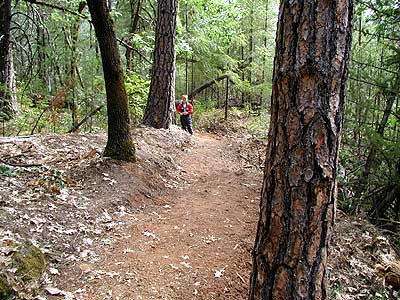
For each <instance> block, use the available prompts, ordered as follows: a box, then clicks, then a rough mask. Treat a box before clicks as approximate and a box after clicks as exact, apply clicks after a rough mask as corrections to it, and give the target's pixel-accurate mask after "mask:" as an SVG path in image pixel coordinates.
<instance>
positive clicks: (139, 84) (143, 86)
mask: <svg viewBox="0 0 400 300" xmlns="http://www.w3.org/2000/svg"><path fill="white" fill-rule="evenodd" d="M125 88H126V92H127V94H128V100H129V111H130V113H131V116H132V118H133V122H134V123H136V124H137V123H140V122H141V120H142V118H143V115H144V110H145V108H146V104H147V95H148V93H149V88H150V81H149V80H146V79H143V78H142V77H141V76H140V75H138V74H136V73H133V72H132V73H130V74H129V75H127V76H126V78H125Z"/></svg>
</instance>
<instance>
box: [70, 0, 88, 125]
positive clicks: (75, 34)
mask: <svg viewBox="0 0 400 300" xmlns="http://www.w3.org/2000/svg"><path fill="white" fill-rule="evenodd" d="M85 7H86V2H84V1H82V2H80V3H79V7H78V13H79V14H81V13H82V11H83V10H84V9H85ZM80 25H81V19H80V17H76V18H75V23H74V24H73V25H72V28H71V35H72V58H71V85H72V101H71V113H72V127H75V126H76V125H77V123H78V116H77V113H78V103H77V100H78V99H77V98H78V91H77V85H78V60H79V58H78V55H79V53H78V38H79V27H80Z"/></svg>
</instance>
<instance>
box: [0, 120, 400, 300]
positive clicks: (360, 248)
mask: <svg viewBox="0 0 400 300" xmlns="http://www.w3.org/2000/svg"><path fill="white" fill-rule="evenodd" d="M134 138H135V141H136V143H137V155H138V162H137V163H135V164H131V163H121V162H116V161H113V160H110V159H105V158H102V157H101V156H100V153H101V151H102V149H103V147H104V144H105V140H106V137H105V136H104V135H103V134H85V135H83V134H82V135H65V136H55V135H53V136H51V135H49V136H34V137H29V138H26V139H24V138H19V139H8V140H7V139H5V138H3V139H2V140H1V139H0V142H1V143H0V158H1V161H0V167H1V168H0V176H1V179H2V180H1V181H0V238H1V241H2V244H0V250H2V251H0V253H1V254H2V255H4V256H6V254H8V253H10V252H9V250H7V251H6V250H5V249H6V248H7V247H8V248H9V246H10V241H14V242H15V245H18V243H19V245H21V244H22V243H21V242H19V241H20V240H22V239H28V240H30V241H31V242H32V243H33V244H34V245H36V246H37V247H39V248H40V249H41V251H42V252H43V253H44V254H45V257H46V261H47V264H46V267H45V271H44V274H43V275H42V278H41V282H40V288H39V294H38V295H37V296H36V298H35V299H39V300H43V299H82V300H83V299H85V300H94V299H115V300H117V299H121V300H122V299H132V300H133V299H204V300H206V299H232V300H233V299H238V300H240V299H247V289H248V283H249V276H250V272H251V250H252V247H253V243H254V236H255V230H256V225H257V221H258V205H259V198H260V190H261V183H262V171H261V168H260V166H262V156H263V155H264V153H265V151H264V148H265V144H264V143H263V142H260V141H258V140H255V139H253V138H252V137H251V136H246V135H240V136H234V137H228V136H221V135H215V134H207V133H196V134H195V136H194V137H192V138H191V137H190V136H188V135H187V134H186V133H184V132H182V131H181V130H180V129H179V128H176V127H173V128H172V129H171V130H150V129H147V128H138V129H136V130H135V132H134ZM1 163H2V164H1ZM15 247H16V248H17V246H15ZM8 248H7V249H8ZM15 251H17V250H15ZM0 258H1V257H0ZM382 258H383V259H386V260H384V261H382ZM5 261H6V260H4V259H2V260H1V261H0V262H2V263H3V264H4V262H5ZM393 261H396V256H395V253H394V251H393V249H392V248H391V247H390V244H389V242H388V240H387V239H386V238H385V237H384V236H382V234H380V233H379V232H378V230H376V229H375V228H374V227H373V226H372V225H369V224H368V223H367V222H365V221H362V220H361V219H356V218H350V217H348V216H345V215H344V214H343V213H339V214H338V218H337V224H336V229H335V233H334V238H333V242H332V247H331V250H330V256H329V269H330V272H331V274H330V285H331V293H332V297H331V298H332V299H343V300H347V299H396V298H397V293H396V292H395V291H393V290H390V289H386V288H385V287H384V285H383V278H382V277H381V274H380V273H379V272H378V271H379V270H380V271H382V268H386V270H387V269H388V268H389V267H390V266H389V265H387V264H388V262H393ZM378 263H379V264H380V265H381V267H382V268H378V269H376V268H375V265H376V264H378ZM5 272H6V273H7V272H8V275H10V273H13V272H14V273H16V272H17V274H18V271H17V270H15V269H13V268H8V269H7V268H6V270H5ZM14 289H15V290H17V291H18V292H20V291H21V290H23V288H21V286H20V285H19V282H15V285H14ZM21 294H22V292H21ZM25 294H26V295H27V296H25V297H26V298H29V293H27V292H26V288H25Z"/></svg>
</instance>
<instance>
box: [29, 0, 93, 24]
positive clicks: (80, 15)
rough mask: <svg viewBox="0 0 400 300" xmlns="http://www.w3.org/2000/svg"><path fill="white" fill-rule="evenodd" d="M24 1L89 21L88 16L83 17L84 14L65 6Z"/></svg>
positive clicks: (30, 0) (34, 0)
mask: <svg viewBox="0 0 400 300" xmlns="http://www.w3.org/2000/svg"><path fill="white" fill-rule="evenodd" d="M24 1H25V2H28V3H31V4H37V5H43V6H46V7H50V8H54V9H58V10H61V11H63V12H67V13H70V14H72V15H74V16H78V17H80V18H82V19H86V20H88V19H89V17H88V16H85V15H83V14H81V13H77V12H75V11H73V10H70V9H68V8H66V7H63V6H59V5H55V4H50V3H46V2H42V1H37V0H24Z"/></svg>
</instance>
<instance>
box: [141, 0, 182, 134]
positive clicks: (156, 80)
mask: <svg viewBox="0 0 400 300" xmlns="http://www.w3.org/2000/svg"><path fill="white" fill-rule="evenodd" d="M177 6H178V1H177V0H159V1H158V2H157V25H156V41H155V48H154V60H153V70H152V77H151V83H150V92H149V99H148V101H147V106H146V111H145V114H144V121H143V123H144V124H145V125H147V126H151V127H154V128H169V127H170V125H171V124H172V123H173V121H174V117H175V113H174V112H175V60H176V54H175V29H176V14H177Z"/></svg>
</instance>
